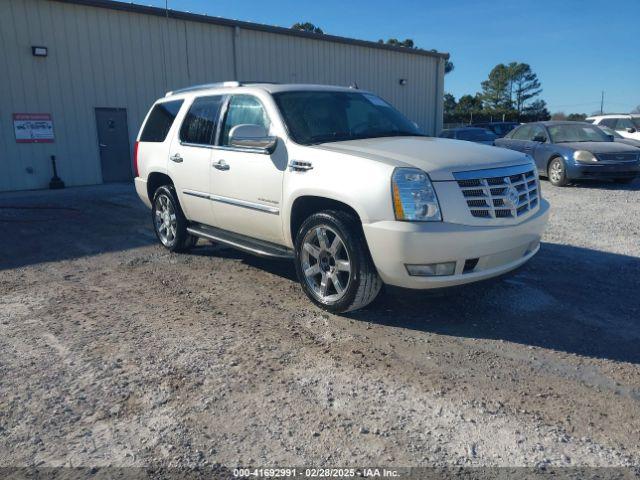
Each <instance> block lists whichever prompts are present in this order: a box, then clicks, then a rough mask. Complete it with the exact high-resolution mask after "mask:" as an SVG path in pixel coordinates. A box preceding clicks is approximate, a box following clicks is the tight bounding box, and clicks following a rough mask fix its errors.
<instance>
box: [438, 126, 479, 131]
mask: <svg viewBox="0 0 640 480" xmlns="http://www.w3.org/2000/svg"><path fill="white" fill-rule="evenodd" d="M476 130H480V131H482V132H486V131H487V129H486V128H482V127H475V126H473V127H455V128H445V129H444V130H442V131H443V132H462V131H476Z"/></svg>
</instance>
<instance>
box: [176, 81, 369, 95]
mask: <svg viewBox="0 0 640 480" xmlns="http://www.w3.org/2000/svg"><path fill="white" fill-rule="evenodd" d="M243 87H247V88H260V89H262V90H266V91H267V92H269V93H278V92H299V91H304V90H306V91H331V92H336V91H337V92H362V93H369V92H367V91H366V90H359V89H358V90H356V89H353V88H351V87H344V86H337V85H314V84H308V83H270V82H237V81H233V80H232V81H227V82H218V83H207V84H204V85H193V86H191V87H185V88H180V89H178V90H173V91H170V92H167V94H166V95H165V97H172V96H174V95H182V94H190V93H194V92H198V93H200V94H201V93H205V92H207V91H212V92H217V91H219V90H221V89H225V90H229V89H237V88H243Z"/></svg>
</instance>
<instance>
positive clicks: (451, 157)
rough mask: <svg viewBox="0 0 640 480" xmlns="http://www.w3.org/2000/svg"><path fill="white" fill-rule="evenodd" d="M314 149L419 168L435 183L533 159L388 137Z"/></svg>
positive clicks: (440, 141)
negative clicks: (469, 171)
mask: <svg viewBox="0 0 640 480" xmlns="http://www.w3.org/2000/svg"><path fill="white" fill-rule="evenodd" d="M314 148H319V149H322V150H328V151H330V152H336V153H342V154H348V155H357V156H359V157H362V158H368V159H370V160H375V161H380V162H385V163H388V164H391V165H393V166H396V167H416V168H419V169H421V170H423V171H425V172H426V173H428V174H429V177H430V178H431V180H433V181H436V182H437V181H447V180H453V175H452V174H453V172H464V171H467V170H480V169H485V168H498V167H506V166H511V165H522V164H524V163H527V162H531V159H530V158H529V157H528V156H527V155H525V154H523V153H520V152H515V151H513V150H507V149H505V148H496V147H490V146H487V145H481V144H479V143H474V142H467V141H464V140H450V139H446V138H433V137H384V138H367V139H362V140H349V141H345V142H331V143H323V144H320V145H316V146H315V147H314Z"/></svg>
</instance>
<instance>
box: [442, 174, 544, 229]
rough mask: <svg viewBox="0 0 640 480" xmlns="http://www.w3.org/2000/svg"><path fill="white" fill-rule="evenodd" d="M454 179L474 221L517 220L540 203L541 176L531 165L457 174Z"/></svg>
mask: <svg viewBox="0 0 640 480" xmlns="http://www.w3.org/2000/svg"><path fill="white" fill-rule="evenodd" d="M454 178H455V179H456V181H457V182H458V186H459V187H460V190H461V191H462V195H463V196H464V198H465V200H466V202H467V206H468V207H469V211H470V212H471V215H473V216H474V217H479V218H517V217H520V216H522V215H524V214H526V213H527V212H530V211H533V210H535V209H536V207H537V206H538V203H539V197H540V194H539V192H540V187H539V185H538V176H537V175H536V171H535V167H532V166H531V164H529V165H519V166H516V167H506V168H493V169H489V170H474V171H470V172H457V173H454Z"/></svg>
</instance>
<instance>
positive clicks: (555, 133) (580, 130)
mask: <svg viewBox="0 0 640 480" xmlns="http://www.w3.org/2000/svg"><path fill="white" fill-rule="evenodd" d="M549 133H550V134H551V140H553V143H563V142H610V141H611V139H610V138H609V137H607V135H606V133H604V132H603V131H602V130H600V129H599V128H598V127H594V126H593V125H587V124H583V125H571V124H566V125H552V126H550V127H549Z"/></svg>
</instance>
